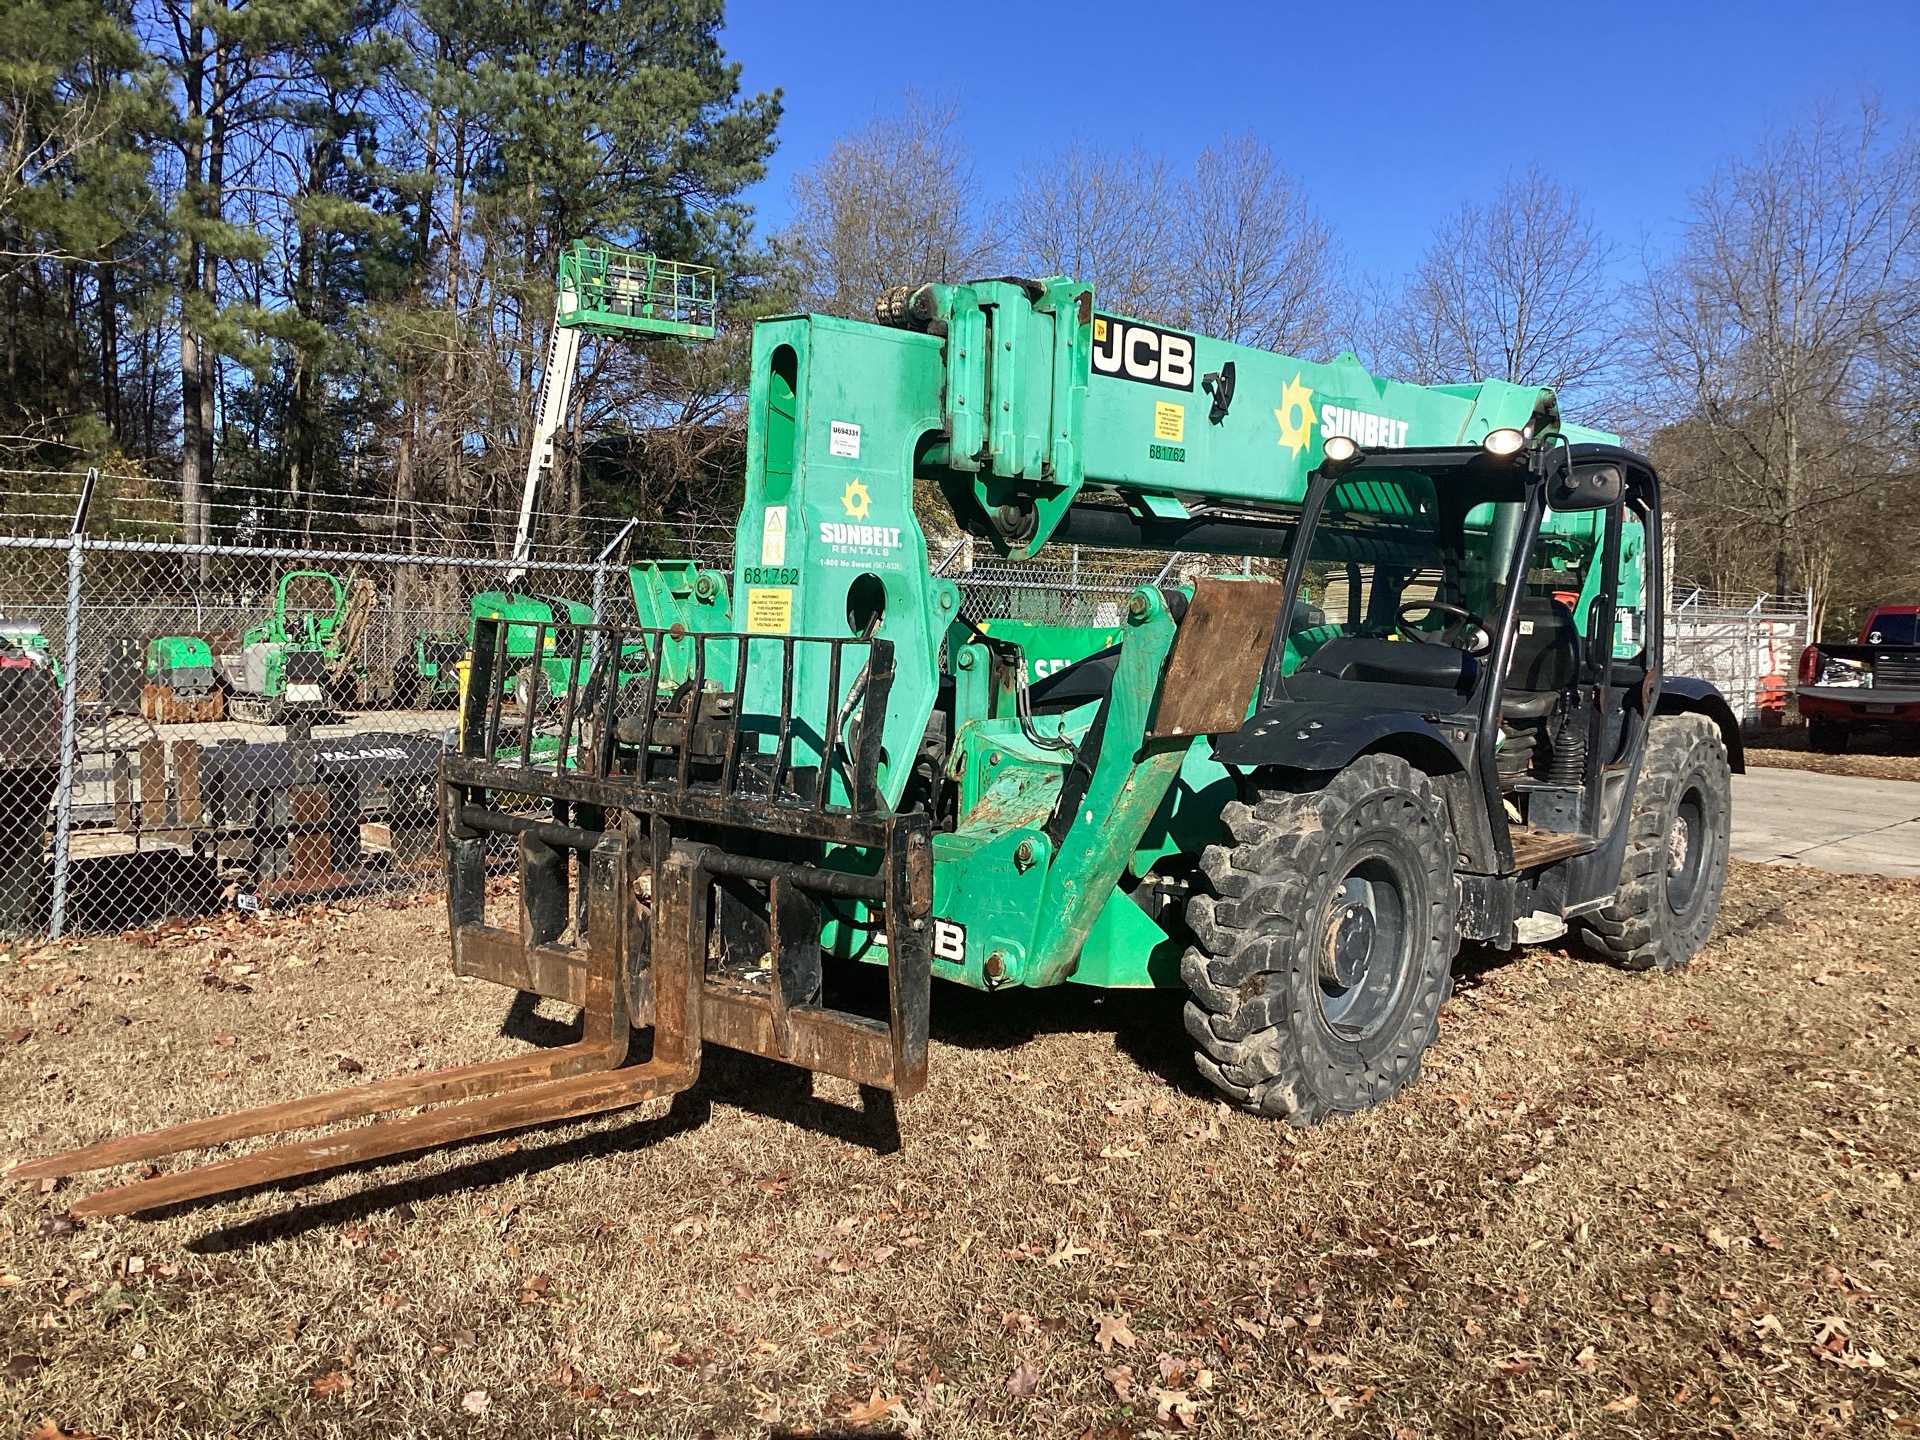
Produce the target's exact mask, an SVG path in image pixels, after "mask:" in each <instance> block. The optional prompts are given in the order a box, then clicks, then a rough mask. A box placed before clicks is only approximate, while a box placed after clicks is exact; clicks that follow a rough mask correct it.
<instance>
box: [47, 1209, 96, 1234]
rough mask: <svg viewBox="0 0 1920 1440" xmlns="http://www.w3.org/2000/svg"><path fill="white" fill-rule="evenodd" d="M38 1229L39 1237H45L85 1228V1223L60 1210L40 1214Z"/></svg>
mask: <svg viewBox="0 0 1920 1440" xmlns="http://www.w3.org/2000/svg"><path fill="white" fill-rule="evenodd" d="M38 1229H39V1231H40V1236H41V1238H42V1239H46V1238H48V1237H51V1236H54V1235H71V1234H73V1233H74V1232H75V1231H77V1230H84V1229H86V1225H85V1223H84V1222H83V1221H80V1220H76V1219H74V1217H73V1216H72V1215H70V1214H68V1213H67V1212H66V1211H64V1210H62V1211H60V1212H59V1213H58V1214H54V1215H42V1216H41V1217H40V1224H39V1226H38Z"/></svg>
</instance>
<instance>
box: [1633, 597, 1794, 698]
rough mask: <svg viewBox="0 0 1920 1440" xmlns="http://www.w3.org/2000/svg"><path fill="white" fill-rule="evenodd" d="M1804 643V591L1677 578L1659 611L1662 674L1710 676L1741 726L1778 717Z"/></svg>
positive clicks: (1789, 690)
mask: <svg viewBox="0 0 1920 1440" xmlns="http://www.w3.org/2000/svg"><path fill="white" fill-rule="evenodd" d="M1812 643H1813V597H1812V595H1811V594H1807V595H1795V596H1779V595H1759V596H1754V597H1752V598H1750V599H1749V598H1745V597H1741V596H1734V595H1719V594H1714V593H1711V592H1709V591H1706V590H1702V589H1700V588H1699V587H1697V586H1689V585H1678V586H1676V587H1675V588H1674V593H1673V603H1672V605H1671V606H1669V607H1668V610H1667V636H1666V667H1667V673H1668V674H1671V675H1693V676H1697V677H1698V678H1700V679H1702V680H1710V681H1712V682H1713V684H1714V685H1715V686H1716V687H1717V688H1718V689H1719V691H1720V693H1721V694H1722V695H1724V696H1726V697H1727V703H1728V704H1730V705H1731V706H1732V707H1733V713H1734V714H1735V715H1737V716H1738V717H1739V719H1740V723H1741V724H1743V725H1769V724H1778V723H1779V722H1780V721H1781V719H1782V718H1784V716H1785V714H1786V708H1787V698H1788V697H1789V696H1790V695H1791V694H1792V693H1793V681H1794V671H1795V668H1796V667H1797V666H1798V664H1799V659H1800V651H1801V650H1802V649H1803V648H1804V647H1805V646H1807V645H1810V644H1812Z"/></svg>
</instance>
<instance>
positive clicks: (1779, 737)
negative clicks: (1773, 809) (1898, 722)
mask: <svg viewBox="0 0 1920 1440" xmlns="http://www.w3.org/2000/svg"><path fill="white" fill-rule="evenodd" d="M1909 731H1911V732H1913V733H1906V732H1909ZM1849 742H1850V743H1849V744H1848V747H1847V749H1846V751H1845V752H1844V753H1843V754H1839V755H1816V754H1814V753H1813V752H1812V751H1810V750H1808V749H1807V727H1806V726H1804V725H1782V726H1781V727H1780V728H1779V729H1777V730H1755V731H1752V732H1750V733H1749V734H1748V735H1747V763H1748V764H1749V765H1764V766H1770V767H1772V768H1774V769H1782V770H1817V771H1819V772H1820V773H1821V774H1823V775H1858V776H1861V777H1863V778H1865V779H1868V780H1920V727H1915V726H1905V727H1902V728H1900V729H1886V730H1864V731H1861V732H1859V733H1858V734H1855V735H1852V736H1850V737H1849Z"/></svg>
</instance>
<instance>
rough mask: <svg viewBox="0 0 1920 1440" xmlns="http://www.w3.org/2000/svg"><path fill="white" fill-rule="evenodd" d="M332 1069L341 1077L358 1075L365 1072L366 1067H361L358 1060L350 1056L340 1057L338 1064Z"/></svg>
mask: <svg viewBox="0 0 1920 1440" xmlns="http://www.w3.org/2000/svg"><path fill="white" fill-rule="evenodd" d="M333 1068H334V1069H336V1070H338V1071H339V1072H340V1073H341V1074H342V1075H358V1074H359V1073H360V1072H361V1071H363V1070H365V1069H366V1068H367V1067H366V1066H364V1065H362V1064H361V1063H360V1062H359V1061H358V1060H356V1059H354V1058H353V1057H352V1056H351V1055H342V1056H341V1057H340V1059H339V1062H338V1063H337V1064H335V1066H334V1067H333Z"/></svg>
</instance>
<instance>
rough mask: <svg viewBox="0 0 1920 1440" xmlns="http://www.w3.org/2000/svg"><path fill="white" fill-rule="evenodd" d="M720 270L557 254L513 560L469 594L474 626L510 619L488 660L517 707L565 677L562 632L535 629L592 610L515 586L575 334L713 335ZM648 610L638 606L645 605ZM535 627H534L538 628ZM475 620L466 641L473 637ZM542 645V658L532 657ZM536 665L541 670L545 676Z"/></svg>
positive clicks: (568, 386)
mask: <svg viewBox="0 0 1920 1440" xmlns="http://www.w3.org/2000/svg"><path fill="white" fill-rule="evenodd" d="M718 278H719V277H718V273H717V272H716V271H714V270H713V269H712V268H711V267H709V266H705V265H693V264H688V263H685V262H682V261H675V260H665V259H662V258H661V257H660V256H658V255H645V254H639V253H637V252H634V251H628V250H616V249H613V248H612V247H610V246H606V245H596V244H592V243H589V242H587V241H582V240H576V241H574V242H573V243H572V244H570V245H568V246H567V248H566V249H565V250H564V251H563V252H562V253H561V256H560V265H559V274H558V279H557V285H556V291H557V294H556V298H555V300H554V308H553V330H552V332H551V334H550V335H549V336H548V340H547V359H546V364H545V365H544V366H542V367H541V371H540V392H539V397H538V399H537V400H536V402H535V405H534V429H533V440H532V443H531V444H530V445H529V446H528V448H527V473H526V481H525V483H524V484H523V485H522V487H521V491H520V519H519V523H518V525H517V526H516V527H515V530H514V541H513V562H514V564H513V568H512V569H511V570H509V571H508V572H507V577H506V578H507V585H508V588H507V589H505V590H487V591H482V592H481V593H480V594H478V595H476V596H474V597H473V601H472V603H471V606H470V610H469V613H470V615H471V620H472V625H478V624H479V623H480V622H481V621H483V620H507V621H512V622H515V623H513V624H511V625H509V626H508V627H507V632H506V633H507V640H506V648H505V649H504V650H503V651H502V653H501V655H500V656H499V657H497V659H498V660H499V661H500V662H502V663H496V664H495V665H494V667H493V670H494V672H495V676H494V678H495V679H496V680H497V681H498V682H499V683H500V684H501V685H502V686H504V687H505V690H504V693H506V694H507V695H509V696H510V697H512V698H513V699H514V700H515V701H516V703H518V704H520V705H522V706H531V707H534V708H538V707H540V706H542V705H544V703H545V702H546V701H547V700H548V699H549V698H551V697H552V696H554V695H557V694H558V693H559V692H560V691H561V690H563V689H564V688H565V687H566V685H567V683H568V679H567V677H568V674H569V668H568V666H567V664H566V659H567V656H566V654H564V653H560V652H558V651H557V650H556V647H557V646H559V645H561V644H562V643H563V642H564V641H565V639H566V637H565V636H563V635H561V634H560V633H559V632H556V631H551V630H537V627H539V626H541V625H544V624H549V623H551V622H553V621H566V622H570V623H571V624H573V625H577V624H579V623H580V622H582V621H584V620H590V619H591V618H592V614H591V611H590V610H588V609H587V608H586V607H584V606H582V605H580V603H579V602H578V601H572V600H566V599H564V598H562V597H559V596H554V595H533V594H527V593H524V592H521V591H519V590H517V589H514V588H513V587H514V585H515V584H516V583H517V582H518V581H520V580H521V579H522V578H524V576H525V575H526V572H527V566H528V564H529V562H530V561H531V559H532V556H533V537H534V530H535V528H536V526H537V524H538V518H539V508H538V507H539V499H540V496H541V495H542V494H543V493H545V492H547V490H548V488H549V487H548V483H547V482H548V481H549V479H550V478H551V475H552V471H553V451H554V443H555V441H556V439H557V438H558V436H559V433H560V428H561V426H562V425H564V424H565V423H566V416H567V409H568V403H569V401H570V399H571V397H572V394H573V380H574V373H575V370H576V369H577V367H578V364H579V358H580V339H581V337H582V336H583V335H600V336H608V337H613V338H620V339H639V338H647V337H653V338H660V337H666V338H670V339H676V340H680V341H683V342H686V343H693V342H697V341H702V340H711V339H712V338H713V337H714V335H715V333H716V327H717V324H718V313H719V312H718V302H717V295H718ZM642 613H644V611H643V612H642ZM536 631H537V633H536ZM471 638H472V635H471V626H470V628H469V642H470V643H471ZM536 643H538V645H539V647H540V649H541V651H542V656H541V658H540V662H539V664H538V665H535V664H534V663H533V651H534V647H535V645H536ZM539 671H544V673H545V676H546V681H545V684H544V685H543V684H542V683H541V681H540V676H539V674H538V673H536V672H539Z"/></svg>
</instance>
